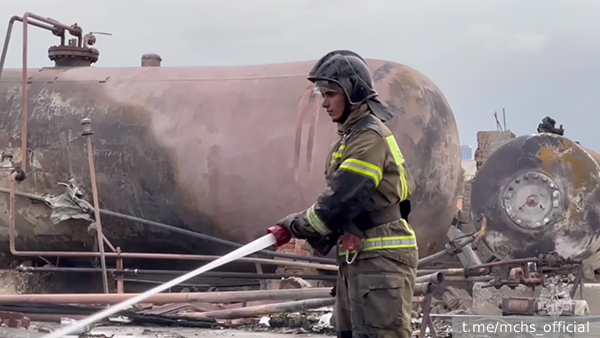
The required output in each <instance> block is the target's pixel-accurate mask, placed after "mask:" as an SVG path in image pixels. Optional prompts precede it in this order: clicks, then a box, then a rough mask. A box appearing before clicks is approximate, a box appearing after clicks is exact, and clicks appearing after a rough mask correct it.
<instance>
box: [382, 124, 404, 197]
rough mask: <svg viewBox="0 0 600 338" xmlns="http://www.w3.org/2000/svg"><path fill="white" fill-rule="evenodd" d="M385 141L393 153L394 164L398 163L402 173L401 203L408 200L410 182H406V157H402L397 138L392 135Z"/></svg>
mask: <svg viewBox="0 0 600 338" xmlns="http://www.w3.org/2000/svg"><path fill="white" fill-rule="evenodd" d="M385 141H386V142H387V144H388V147H389V148H390V151H391V152H392V156H393V157H394V162H396V166H398V170H399V171H400V189H402V191H401V192H400V201H404V200H406V199H407V198H408V182H407V181H406V172H405V171H404V163H405V162H406V160H404V156H403V155H402V151H400V147H398V143H397V142H396V138H394V135H390V136H388V137H386V138H385Z"/></svg>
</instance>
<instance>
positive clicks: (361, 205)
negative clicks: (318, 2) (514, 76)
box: [268, 50, 418, 338]
mask: <svg viewBox="0 0 600 338" xmlns="http://www.w3.org/2000/svg"><path fill="white" fill-rule="evenodd" d="M308 80H309V81H311V82H313V83H314V84H315V91H317V92H318V93H320V94H321V95H322V97H323V104H322V106H323V108H325V109H326V110H327V113H328V114H329V116H330V117H331V120H332V121H333V122H335V123H337V124H338V134H339V136H340V137H339V140H338V141H337V142H336V143H335V144H334V146H333V148H332V149H331V151H330V153H329V156H328V158H327V161H326V170H325V176H326V182H327V188H326V189H325V191H324V192H323V193H322V194H321V195H320V196H319V197H318V199H317V201H316V203H314V204H313V205H312V206H311V207H310V208H308V209H306V210H304V211H302V212H299V213H294V214H291V215H289V216H287V217H285V218H283V219H282V220H280V221H279V222H278V223H277V225H276V226H273V227H271V228H269V229H268V232H269V233H271V234H273V235H274V236H275V238H276V239H277V244H276V246H281V245H283V244H285V243H287V242H289V241H290V239H291V238H292V237H293V238H298V239H306V240H307V242H308V243H309V244H310V245H311V246H312V247H313V248H314V249H315V250H316V251H317V252H319V253H320V254H322V255H327V254H328V253H329V252H330V251H331V249H332V248H333V247H337V255H338V266H339V272H338V279H337V284H336V286H335V288H334V290H335V297H336V302H335V310H334V311H335V327H336V330H337V335H338V337H342V338H351V337H354V338H356V337H385V338H396V337H398V338H409V337H410V335H411V331H410V322H411V302H412V297H413V289H414V285H415V279H416V269H417V262H418V250H417V241H416V237H415V233H414V231H413V230H412V228H411V226H410V225H409V224H408V221H407V218H408V213H410V202H409V198H410V194H411V192H412V191H413V190H414V182H413V180H412V177H411V175H410V173H409V172H408V169H407V167H406V163H405V161H404V157H403V156H402V152H401V151H400V149H399V147H398V144H397V143H396V140H395V139H394V136H393V134H392V132H391V131H390V130H389V129H388V128H387V127H386V126H385V125H384V124H383V122H385V121H388V120H389V119H391V117H392V115H391V113H390V112H389V111H388V110H387V108H386V107H385V106H384V105H383V104H382V103H381V102H380V101H379V99H378V94H377V92H376V90H375V87H374V83H373V80H372V76H371V72H370V71H369V69H368V67H367V65H366V62H365V61H364V59H363V58H362V57H360V56H359V55H358V54H356V53H354V52H351V51H345V50H338V51H333V52H331V53H329V54H327V55H325V56H324V57H323V58H321V59H320V60H319V61H318V62H317V64H316V65H315V66H314V67H313V69H312V70H311V72H310V74H309V76H308ZM336 244H337V245H336Z"/></svg>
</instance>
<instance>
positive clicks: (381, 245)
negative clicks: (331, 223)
mask: <svg viewBox="0 0 600 338" xmlns="http://www.w3.org/2000/svg"><path fill="white" fill-rule="evenodd" d="M416 247H417V240H416V239H415V237H414V236H395V237H376V238H368V239H365V240H364V242H363V247H362V249H361V250H360V252H369V251H380V250H394V249H411V248H416ZM351 253H354V252H353V251H351ZM346 254H348V252H347V251H346V249H344V248H343V247H342V246H340V253H339V255H340V256H344V255H346Z"/></svg>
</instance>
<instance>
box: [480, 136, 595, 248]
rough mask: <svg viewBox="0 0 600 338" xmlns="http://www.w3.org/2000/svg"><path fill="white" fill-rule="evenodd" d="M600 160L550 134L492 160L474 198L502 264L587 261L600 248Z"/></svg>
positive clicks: (509, 146) (522, 140)
mask: <svg viewBox="0 0 600 338" xmlns="http://www.w3.org/2000/svg"><path fill="white" fill-rule="evenodd" d="M599 163H600V155H598V154H597V153H595V152H593V151H591V150H589V149H586V148H584V147H582V146H581V145H579V144H577V143H575V142H573V141H572V140H570V139H568V138H566V137H563V136H559V135H556V134H550V133H541V134H532V135H524V136H520V137H517V138H515V139H513V140H511V141H510V142H508V143H506V144H504V145H503V146H501V147H500V148H498V150H496V151H495V152H494V153H492V155H490V156H489V157H488V159H487V160H486V161H485V163H484V164H483V166H482V167H481V168H480V169H479V170H478V172H477V175H476V177H475V180H474V182H473V187H472V192H471V208H472V212H473V214H474V215H475V216H477V215H482V214H483V215H485V217H486V218H487V234H486V236H485V237H484V239H485V241H484V242H485V243H486V245H487V247H488V248H489V249H490V250H491V251H492V253H494V254H495V255H496V256H497V257H498V258H523V257H531V256H537V255H539V254H545V253H548V252H551V251H555V252H557V253H558V254H559V255H561V256H563V257H572V258H586V257H587V256H589V255H590V254H592V253H594V252H596V251H597V250H598V249H599V248H600V241H599V238H600V166H599Z"/></svg>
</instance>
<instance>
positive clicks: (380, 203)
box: [289, 104, 418, 267]
mask: <svg viewBox="0 0 600 338" xmlns="http://www.w3.org/2000/svg"><path fill="white" fill-rule="evenodd" d="M338 134H339V135H340V138H339V139H338V141H337V142H336V143H335V144H334V145H333V147H332V149H331V151H330V155H329V156H328V160H327V165H326V170H325V176H326V182H327V188H326V189H325V191H324V192H323V193H322V194H321V195H320V196H319V197H318V199H317V202H316V203H314V204H313V205H312V206H311V207H310V208H308V209H306V210H305V211H304V212H301V213H298V214H297V215H296V216H295V218H294V220H293V221H292V222H290V227H289V230H290V231H291V232H292V235H293V236H294V237H296V238H300V239H307V241H308V242H309V243H310V244H311V245H312V246H313V247H314V248H315V249H316V250H317V251H319V252H320V253H321V254H327V251H329V250H330V249H331V246H332V245H324V244H323V243H328V244H332V243H336V242H338V239H339V238H340V236H341V235H343V234H344V233H345V232H346V231H353V229H354V231H356V229H358V231H359V232H361V234H362V235H364V238H365V239H364V243H363V247H362V248H361V249H360V250H359V253H358V257H357V259H364V258H370V257H377V256H382V255H384V256H388V257H391V258H394V259H396V260H398V261H400V262H402V263H404V264H406V265H408V266H411V267H416V265H417V261H418V251H417V240H416V237H415V234H414V231H413V230H412V228H411V227H410V225H409V224H408V222H407V221H405V220H401V216H400V207H399V203H400V202H401V201H403V200H407V199H408V198H409V197H410V195H411V193H412V192H413V191H414V188H415V184H414V181H413V179H412V177H411V175H410V173H409V171H408V168H407V167H406V163H405V160H404V157H403V156H402V152H401V151H400V149H399V147H398V144H397V142H396V140H395V138H394V136H393V134H392V132H391V131H390V130H389V129H388V128H387V127H386V126H385V125H384V124H383V122H382V121H381V120H380V119H379V118H377V117H376V116H374V115H373V114H372V112H371V110H370V108H369V106H368V105H367V104H362V105H361V106H360V107H358V108H357V109H356V110H354V111H353V112H352V113H351V114H350V115H349V116H348V118H347V119H346V121H345V122H344V123H343V124H341V125H340V126H339V129H338ZM324 246H326V247H327V248H325V249H324ZM338 254H339V256H340V258H344V259H345V256H346V255H347V254H348V253H347V252H345V250H344V249H343V248H341V247H338ZM350 254H356V253H350Z"/></svg>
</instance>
